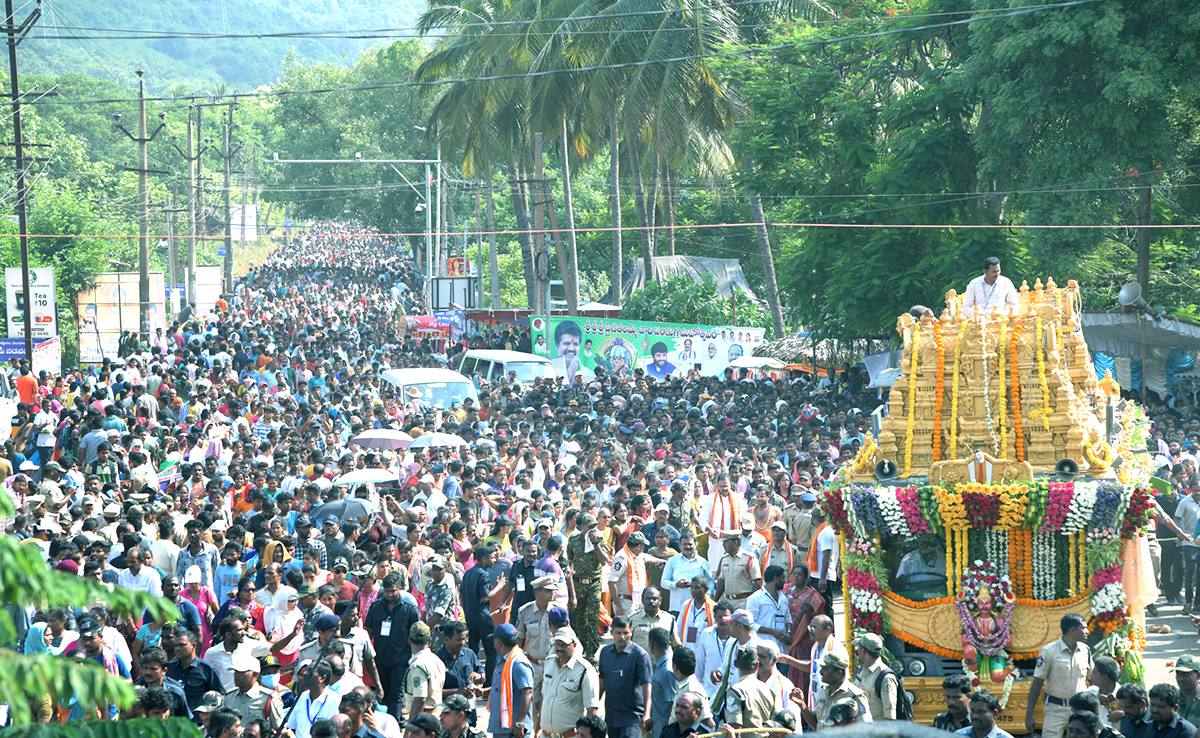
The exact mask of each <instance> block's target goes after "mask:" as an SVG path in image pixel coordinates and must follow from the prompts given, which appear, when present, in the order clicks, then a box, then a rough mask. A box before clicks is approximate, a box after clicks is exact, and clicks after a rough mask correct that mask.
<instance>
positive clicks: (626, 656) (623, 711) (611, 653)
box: [598, 616, 653, 738]
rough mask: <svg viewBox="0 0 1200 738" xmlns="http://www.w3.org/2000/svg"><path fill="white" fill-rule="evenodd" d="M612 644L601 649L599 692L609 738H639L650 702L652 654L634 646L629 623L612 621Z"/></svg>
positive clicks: (623, 619) (621, 618) (625, 620)
mask: <svg viewBox="0 0 1200 738" xmlns="http://www.w3.org/2000/svg"><path fill="white" fill-rule="evenodd" d="M611 632H612V638H613V642H612V643H610V644H608V645H607V646H605V647H604V648H602V649H600V658H599V660H598V664H599V668H598V671H599V674H600V691H601V692H602V693H603V694H604V719H605V722H606V723H608V727H609V732H608V736H609V738H639V736H640V735H641V729H642V723H643V722H644V721H645V718H646V705H647V704H648V703H649V702H650V681H651V679H652V678H653V669H652V668H651V666H650V654H648V653H646V651H645V649H643V648H642V647H641V646H639V645H638V644H636V643H634V642H633V628H632V627H630V625H629V620H627V619H626V618H624V617H621V616H617V617H615V618H613V621H612V630H611Z"/></svg>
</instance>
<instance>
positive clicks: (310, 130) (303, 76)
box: [264, 41, 433, 253]
mask: <svg viewBox="0 0 1200 738" xmlns="http://www.w3.org/2000/svg"><path fill="white" fill-rule="evenodd" d="M424 54H425V49H424V47H423V46H422V45H421V43H420V42H419V41H397V42H395V43H392V44H389V45H386V46H376V47H372V48H371V49H368V50H367V51H365V52H363V54H362V55H361V56H359V58H358V59H357V60H356V61H355V63H354V66H353V67H351V68H349V69H347V68H345V67H342V66H340V65H337V64H328V63H326V64H306V63H303V62H301V61H300V60H299V58H298V57H296V56H295V55H292V56H289V58H288V59H287V60H286V63H285V67H284V74H283V78H282V79H281V80H280V81H279V83H278V84H276V85H275V86H274V89H275V90H276V91H279V92H287V91H289V90H304V89H312V88H328V87H356V86H367V85H380V84H383V85H389V84H397V83H404V82H409V81H411V79H412V75H413V71H414V70H415V69H416V68H417V65H418V63H419V62H420V61H421V59H422V58H423V56H424ZM427 109H428V104H427V103H426V102H425V101H424V100H423V99H422V98H421V97H420V96H419V95H418V93H417V92H416V90H414V89H412V88H399V89H396V88H390V89H380V90H360V91H356V92H337V93H329V94H323V95H287V94H284V95H283V96H281V97H279V98H277V99H276V100H274V101H273V103H272V104H271V107H270V111H271V116H272V120H273V126H272V137H271V143H270V145H271V148H272V150H273V151H275V152H277V153H278V154H279V158H281V159H343V160H353V159H355V158H356V157H357V158H362V159H422V158H430V159H432V158H433V156H432V153H431V152H430V151H428V150H426V149H425V147H424V145H423V143H422V134H421V132H420V131H419V130H417V129H416V128H415V126H417V125H419V124H422V123H423V122H424V120H425V117H426V114H427ZM269 169H270V171H271V174H270V177H271V180H270V184H269V186H268V188H267V190H266V192H265V193H264V197H265V198H266V199H268V200H269V201H272V202H278V203H281V204H282V203H290V204H292V205H293V206H294V207H295V213H296V215H297V216H298V217H300V218H313V219H336V220H357V221H360V222H362V223H365V224H367V225H371V226H374V227H375V228H377V229H379V230H380V231H383V232H386V233H420V232H422V231H424V230H425V213H424V211H423V210H421V211H418V210H417V206H418V205H419V204H421V203H422V202H423V201H424V196H425V192H424V181H423V180H424V169H423V168H422V167H414V166H411V165H394V166H393V165H387V164H371V163H364V164H351V163H346V164H287V165H278V166H274V167H270V168H269ZM411 240H412V244H413V246H414V248H417V247H419V249H420V251H421V253H424V238H422V237H413V238H412V239H411Z"/></svg>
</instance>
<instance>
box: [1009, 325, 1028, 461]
mask: <svg viewBox="0 0 1200 738" xmlns="http://www.w3.org/2000/svg"><path fill="white" fill-rule="evenodd" d="M1020 337H1021V323H1020V322H1019V321H1018V322H1017V323H1016V324H1015V325H1014V326H1013V332H1012V338H1010V339H1009V344H1008V357H1009V366H1010V367H1011V368H1012V371H1010V372H1009V374H1010V375H1011V376H1012V414H1013V418H1012V427H1013V444H1014V446H1015V447H1016V451H1017V461H1024V460H1025V431H1024V429H1023V427H1022V425H1021V373H1020V372H1018V371H1017V341H1018V339H1020Z"/></svg>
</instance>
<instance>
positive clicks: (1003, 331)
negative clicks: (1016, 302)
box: [996, 320, 1008, 459]
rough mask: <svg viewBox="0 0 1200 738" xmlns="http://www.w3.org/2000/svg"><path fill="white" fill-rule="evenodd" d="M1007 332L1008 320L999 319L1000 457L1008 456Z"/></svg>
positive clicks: (997, 393)
mask: <svg viewBox="0 0 1200 738" xmlns="http://www.w3.org/2000/svg"><path fill="white" fill-rule="evenodd" d="M1007 332H1008V321H1007V320H1002V321H1000V336H999V337H998V338H997V339H996V360H997V361H998V362H1000V387H999V391H998V392H996V399H997V400H999V405H1000V407H999V408H997V410H996V414H997V415H998V416H999V417H1000V458H1002V459H1007V458H1008V424H1007V423H1005V422H1004V421H1005V420H1006V416H1007V414H1008V413H1007V410H1006V409H1005V408H1006V403H1005V395H1006V394H1007V392H1008V382H1007V380H1006V379H1005V374H1004V347H1005V346H1006V345H1007V343H1006V341H1005V340H1004V339H1005V336H1006V335H1007Z"/></svg>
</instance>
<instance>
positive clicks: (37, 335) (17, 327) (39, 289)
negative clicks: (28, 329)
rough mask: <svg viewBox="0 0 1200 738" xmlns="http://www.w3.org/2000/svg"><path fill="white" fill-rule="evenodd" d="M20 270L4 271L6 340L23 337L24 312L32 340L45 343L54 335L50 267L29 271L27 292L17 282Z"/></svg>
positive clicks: (54, 306) (55, 319)
mask: <svg viewBox="0 0 1200 738" xmlns="http://www.w3.org/2000/svg"><path fill="white" fill-rule="evenodd" d="M21 281H22V280H21V268H20V267H8V268H7V269H5V270H4V293H5V297H6V302H7V305H8V311H7V312H6V313H5V315H6V316H7V320H6V322H7V324H8V337H9V338H24V337H25V311H26V310H28V311H30V313H31V314H32V317H33V321H32V325H33V338H34V340H35V341H37V340H45V339H47V338H53V337H54V336H57V335H58V309H57V300H56V299H55V283H54V267H40V268H31V269H30V270H29V292H30V294H28V295H26V294H25V291H24V289H23V286H24V285H22V283H21Z"/></svg>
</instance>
